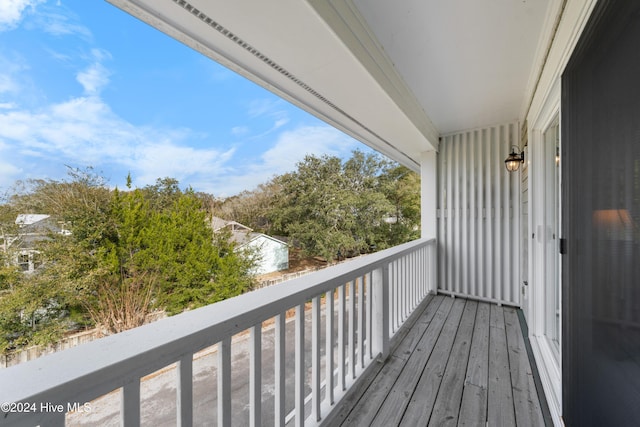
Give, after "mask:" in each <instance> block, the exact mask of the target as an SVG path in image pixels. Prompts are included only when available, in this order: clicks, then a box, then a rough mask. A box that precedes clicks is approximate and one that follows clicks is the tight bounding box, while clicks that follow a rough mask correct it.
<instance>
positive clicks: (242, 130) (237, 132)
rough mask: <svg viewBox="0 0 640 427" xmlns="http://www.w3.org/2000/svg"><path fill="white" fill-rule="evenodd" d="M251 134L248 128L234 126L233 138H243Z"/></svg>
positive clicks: (232, 130) (232, 129)
mask: <svg viewBox="0 0 640 427" xmlns="http://www.w3.org/2000/svg"><path fill="white" fill-rule="evenodd" d="M249 132H250V129H249V127H248V126H234V127H232V128H231V134H232V135H233V136H243V135H247V134H248V133H249Z"/></svg>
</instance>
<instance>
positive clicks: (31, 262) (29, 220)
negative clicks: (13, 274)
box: [3, 214, 71, 273]
mask: <svg viewBox="0 0 640 427" xmlns="http://www.w3.org/2000/svg"><path fill="white" fill-rule="evenodd" d="M15 224H16V225H17V226H18V233H17V234H16V235H11V236H5V238H4V245H3V250H4V251H5V252H9V251H11V252H12V253H13V254H15V257H12V258H13V262H14V263H15V264H16V265H18V266H19V267H20V269H21V270H22V271H24V272H26V273H32V272H34V271H35V270H36V269H37V268H38V267H39V266H40V264H41V261H40V259H39V254H40V252H39V251H38V250H37V249H36V245H37V244H38V242H41V241H43V240H47V239H48V238H49V235H50V234H51V233H57V234H62V235H69V234H71V232H70V231H69V230H67V229H65V228H64V226H60V225H59V224H58V223H56V222H54V221H53V219H52V218H51V216H50V215H45V214H20V215H18V217H17V218H16V220H15Z"/></svg>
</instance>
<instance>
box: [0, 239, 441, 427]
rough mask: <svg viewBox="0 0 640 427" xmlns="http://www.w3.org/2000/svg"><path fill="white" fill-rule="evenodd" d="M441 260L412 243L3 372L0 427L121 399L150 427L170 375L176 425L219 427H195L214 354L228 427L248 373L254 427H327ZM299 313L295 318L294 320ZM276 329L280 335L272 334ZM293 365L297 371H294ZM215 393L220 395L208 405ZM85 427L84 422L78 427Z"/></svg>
mask: <svg viewBox="0 0 640 427" xmlns="http://www.w3.org/2000/svg"><path fill="white" fill-rule="evenodd" d="M435 252H436V248H435V241H434V240H428V241H427V240H418V241H414V242H410V243H406V244H404V245H400V246H397V247H394V248H391V249H388V250H385V251H381V252H378V253H376V254H373V255H369V256H366V257H362V258H358V259H356V260H354V261H350V262H346V263H343V264H340V265H338V266H335V267H330V268H327V269H325V270H321V271H318V272H316V273H313V274H310V275H307V276H304V277H301V278H299V279H295V280H291V281H289V282H285V283H282V284H279V285H277V286H273V287H268V288H264V289H259V290H256V291H253V292H250V293H247V294H244V295H241V296H238V297H235V298H231V299H228V300H225V301H222V302H219V303H216V304H213V305H210V306H207V307H203V308H201V309H197V310H193V311H191V312H187V313H183V314H181V315H178V316H175V317H171V318H166V319H163V320H159V321H157V322H155V323H152V324H149V325H145V326H142V327H140V328H137V329H133V330H130V331H126V332H123V333H120V334H117V335H112V336H109V337H106V338H103V339H100V340H97V341H94V342H91V343H88V344H85V345H83V346H80V347H76V348H72V349H69V350H66V351H63V352H60V353H55V354H52V355H50V356H45V357H43V358H40V359H37V360H34V361H31V362H28V363H25V364H22V365H18V366H15V367H12V368H7V369H4V370H2V371H0V404H2V407H0V425H12V426H13V425H16V426H34V425H41V426H62V425H65V422H66V421H67V420H68V419H69V417H73V416H74V412H75V416H76V417H77V415H78V413H82V411H83V410H85V409H87V410H90V409H91V405H92V403H86V404H85V402H92V401H95V399H98V398H101V397H102V396H105V395H110V396H112V397H113V396H114V395H115V397H116V398H118V395H119V400H120V405H119V406H120V410H119V414H118V415H117V417H119V419H120V424H121V425H125V426H137V425H140V422H141V407H143V406H144V399H143V398H141V384H142V383H144V382H145V381H144V377H145V376H148V375H150V374H153V373H155V372H158V371H159V370H163V369H164V370H167V369H174V370H175V374H176V379H175V389H176V396H175V399H173V398H172V400H174V402H173V405H175V415H174V416H175V421H176V423H177V424H178V425H183V426H189V425H193V424H201V423H206V424H209V425H210V424H212V421H211V420H208V421H198V420H196V421H194V407H195V406H198V404H199V402H198V400H199V399H200V397H199V396H194V355H196V354H197V353H198V352H201V351H202V350H203V349H207V348H208V347H211V346H214V350H211V351H210V352H209V353H210V354H216V355H217V365H216V367H215V369H216V378H217V395H216V396H215V398H214V400H213V401H214V402H215V403H213V404H212V406H214V409H215V411H214V412H215V415H213V416H214V420H215V419H217V425H219V426H229V425H231V421H232V417H233V419H234V424H237V423H238V419H239V418H238V416H237V414H236V413H234V411H232V406H233V407H234V409H235V408H237V407H238V405H236V404H235V403H234V399H236V398H238V397H237V392H238V391H237V390H238V389H240V390H241V391H242V387H237V386H236V385H237V384H236V383H235V382H234V387H233V390H232V387H231V384H232V378H233V379H234V381H237V380H236V378H235V376H236V374H237V372H236V371H237V370H243V371H246V372H248V377H249V380H248V386H247V388H246V389H248V396H246V394H247V393H246V389H245V392H244V393H243V394H244V395H243V396H241V397H242V398H243V399H247V405H246V406H248V408H249V415H248V418H249V419H248V421H247V422H248V424H250V425H252V426H258V425H261V424H262V421H263V418H264V417H273V419H269V423H271V422H272V421H275V425H276V426H284V425H285V424H294V425H296V426H303V425H320V424H323V423H327V420H328V419H330V414H331V411H332V410H333V409H334V408H335V407H336V406H337V405H338V403H339V401H340V399H341V398H342V397H343V396H344V394H345V393H346V392H347V390H348V389H349V387H351V385H353V384H354V382H355V381H356V380H357V378H358V377H359V376H361V375H362V374H363V373H364V372H366V370H367V369H368V367H370V366H373V364H372V362H373V361H375V360H376V359H378V358H379V357H382V358H385V357H386V356H387V355H388V352H389V340H390V338H391V337H392V336H393V335H394V334H395V332H396V331H397V330H398V329H399V327H400V326H401V325H402V323H403V322H404V321H405V320H406V319H407V317H408V316H409V315H410V314H411V312H412V311H413V310H414V309H415V307H416V306H417V305H418V304H420V302H421V301H422V300H423V299H424V297H425V296H426V295H427V294H428V293H429V292H430V290H432V289H435V288H436V286H435V283H434V280H435V274H434V271H435V268H436V256H435ZM292 311H293V312H295V315H293V317H292V316H291V315H288V314H287V313H292ZM307 317H309V318H310V322H309V320H308V319H307ZM323 317H324V319H323ZM290 321H292V322H294V325H290V326H294V327H293V328H289V330H292V336H291V335H290V332H289V331H288V330H287V324H290V323H291V322H290ZM271 323H272V324H273V328H271V326H268V327H267V326H266V325H267V324H271ZM247 330H248V331H249V333H248V334H246V331H247ZM309 331H310V335H311V340H310V343H309V340H308V339H307V340H306V339H305V338H306V337H305V335H306V334H309ZM267 334H269V337H271V334H273V341H271V342H272V343H273V347H274V349H273V350H272V353H271V354H272V355H273V359H274V363H273V366H271V368H270V369H272V371H271V372H272V374H273V380H272V382H273V384H271V383H264V384H263V382H264V381H263V378H266V377H267V375H266V374H265V372H264V371H265V369H266V368H265V362H264V360H266V356H265V355H266V353H267V351H266V350H265V342H267V341H266V340H265V336H266V335H267ZM323 335H324V336H323ZM307 338H308V335H307ZM239 340H244V341H243V342H245V343H246V344H247V345H248V348H249V350H248V352H249V357H248V363H246V362H245V365H244V367H242V368H238V367H236V368H235V369H236V371H234V372H233V373H232V369H233V368H232V362H233V364H236V363H240V362H238V360H239V359H242V360H243V361H244V360H246V358H239V357H232V354H234V353H232V346H235V345H236V343H237V342H238V341H239ZM291 341H293V346H291ZM287 342H288V343H289V345H285V344H286V343H287ZM243 345H244V344H243ZM198 354H200V353H198ZM291 356H293V359H294V363H293V369H291V367H290V366H289V365H291V363H286V362H287V361H288V360H289V361H290V357H291ZM309 356H310V357H309ZM197 357H198V356H196V358H197ZM198 363H199V364H200V361H199V362H198ZM247 365H248V366H247ZM238 375H239V373H238ZM269 376H270V375H269ZM291 382H293V385H292V384H291ZM267 390H268V391H271V390H272V391H273V398H272V399H273V400H272V401H269V405H268V406H269V408H271V403H273V413H269V414H267V415H265V414H264V413H263V412H266V411H265V410H263V405H262V402H263V401H264V400H265V397H264V396H265V395H268V393H269V392H268V391H267ZM114 391H117V392H118V393H115V394H114V393H113V392H114ZM215 392H216V390H215V387H211V389H210V390H208V391H207V398H208V399H211V395H212V394H214V395H215V394H216V393H215ZM143 394H144V393H143ZM291 397H293V401H291V400H292V399H291ZM267 399H269V398H267ZM264 406H267V405H264ZM81 420H82V418H81V417H79V418H74V422H73V424H76V422H77V421H81ZM266 421H267V420H266V419H265V422H266ZM80 424H81V422H80Z"/></svg>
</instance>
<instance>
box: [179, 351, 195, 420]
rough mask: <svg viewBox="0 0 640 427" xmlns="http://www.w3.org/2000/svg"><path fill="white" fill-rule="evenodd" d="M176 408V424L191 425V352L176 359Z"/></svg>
mask: <svg viewBox="0 0 640 427" xmlns="http://www.w3.org/2000/svg"><path fill="white" fill-rule="evenodd" d="M176 394H177V400H178V401H177V405H176V406H177V410H178V414H177V416H178V425H179V426H192V425H193V354H191V353H189V354H186V355H184V356H182V358H181V359H180V360H179V361H178V388H177V390H176Z"/></svg>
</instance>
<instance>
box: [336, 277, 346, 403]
mask: <svg viewBox="0 0 640 427" xmlns="http://www.w3.org/2000/svg"><path fill="white" fill-rule="evenodd" d="M344 286H345V285H340V286H339V287H338V385H339V387H340V390H341V391H344V390H346V389H347V383H346V381H345V380H346V375H345V369H344V365H345V359H346V354H345V337H344V327H345V324H344V320H345V319H344V310H345V304H346V298H345V292H344Z"/></svg>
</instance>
